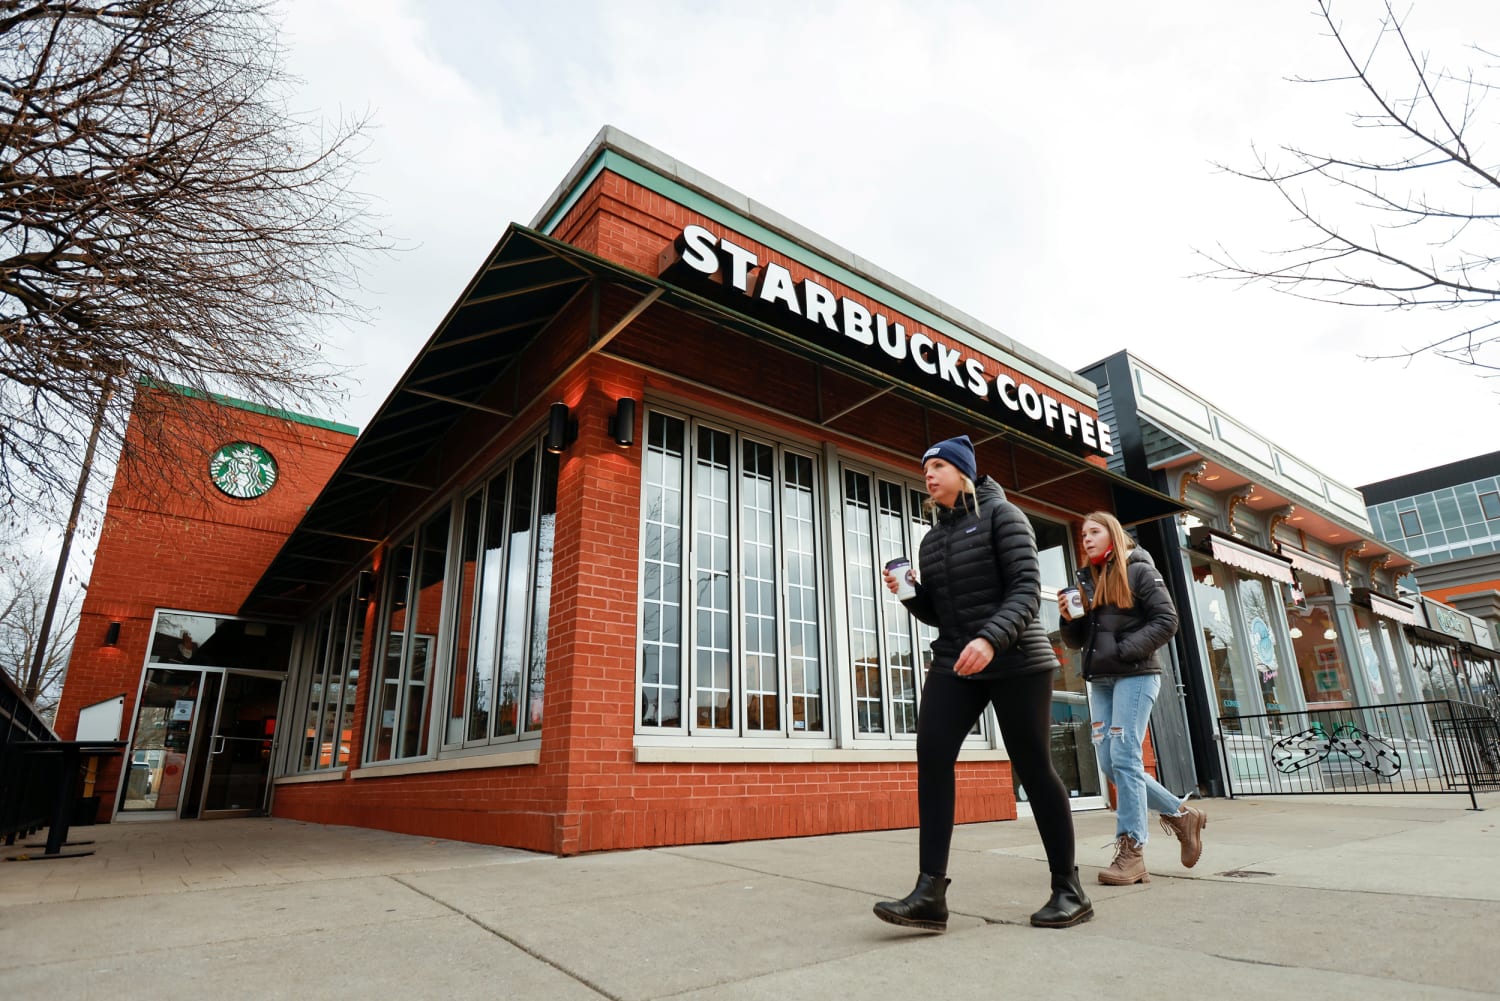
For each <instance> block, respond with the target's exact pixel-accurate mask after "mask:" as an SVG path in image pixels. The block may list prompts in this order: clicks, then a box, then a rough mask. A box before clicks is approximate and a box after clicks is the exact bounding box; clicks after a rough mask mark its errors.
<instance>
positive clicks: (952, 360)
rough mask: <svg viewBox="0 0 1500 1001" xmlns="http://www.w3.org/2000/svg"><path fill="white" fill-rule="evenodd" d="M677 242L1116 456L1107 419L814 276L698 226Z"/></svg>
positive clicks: (753, 293) (746, 284) (765, 293)
mask: <svg viewBox="0 0 1500 1001" xmlns="http://www.w3.org/2000/svg"><path fill="white" fill-rule="evenodd" d="M675 247H676V252H677V260H678V261H680V262H681V263H682V264H683V265H685V266H686V267H687V268H689V269H690V270H692V271H694V272H697V273H698V274H700V275H703V276H704V277H705V278H711V279H713V280H714V281H717V282H720V283H722V284H723V285H724V286H725V287H726V288H732V289H735V290H736V291H738V292H741V293H743V294H744V295H746V296H748V297H750V298H752V299H755V300H757V301H758V302H760V303H765V304H767V305H770V306H774V307H776V308H778V309H780V310H783V311H785V312H787V313H790V314H792V315H794V316H797V317H800V318H802V319H804V320H807V321H808V322H810V323H815V324H817V325H818V326H819V327H821V328H823V329H825V330H827V331H829V332H830V333H834V334H839V335H841V336H842V337H844V338H847V339H848V340H849V341H852V342H853V345H858V347H854V346H852V345H851V351H858V350H863V349H865V348H873V347H878V348H879V349H880V351H881V352H882V353H884V354H885V355H887V356H888V357H890V358H892V359H895V360H896V361H898V362H907V363H910V364H911V365H913V366H914V367H915V368H916V369H917V371H919V372H920V373H922V375H924V376H926V377H927V378H929V379H932V380H935V381H937V382H941V383H944V384H945V385H946V386H950V387H954V388H957V389H962V390H967V391H968V392H969V393H971V394H973V395H974V396H976V397H978V398H979V399H981V400H986V401H993V402H994V403H996V404H998V405H999V406H1002V407H1004V408H1005V409H1006V410H1008V411H1010V412H1012V413H1014V414H1017V415H1021V416H1024V417H1025V418H1026V419H1027V420H1029V421H1031V422H1032V423H1034V424H1036V425H1037V426H1038V427H1039V428H1041V429H1045V430H1046V431H1047V432H1050V434H1051V435H1052V436H1054V437H1056V436H1060V437H1062V438H1065V439H1068V440H1069V441H1074V442H1077V443H1079V444H1081V445H1083V446H1084V447H1086V448H1088V449H1089V450H1091V451H1094V452H1097V453H1100V454H1103V455H1111V454H1113V453H1114V450H1115V449H1114V440H1113V435H1112V433H1111V430H1110V427H1109V425H1108V424H1105V423H1104V422H1103V421H1100V420H1098V419H1097V418H1095V417H1093V416H1092V415H1090V414H1087V413H1084V412H1083V411H1081V410H1079V409H1078V408H1077V407H1076V406H1073V405H1072V404H1071V403H1070V402H1067V401H1065V400H1059V399H1057V398H1056V397H1054V396H1052V395H1051V394H1050V393H1047V392H1045V391H1043V390H1040V389H1038V388H1037V387H1035V386H1033V385H1031V384H1030V383H1025V382H1017V381H1016V380H1015V379H1014V378H1013V377H1011V376H1009V375H1006V374H1005V373H1004V372H996V373H995V374H994V375H993V376H992V375H989V374H988V373H987V372H986V368H985V362H986V360H987V359H985V358H983V357H978V356H973V355H968V354H965V353H964V351H963V350H962V349H959V348H955V347H950V346H949V345H947V344H942V343H939V342H938V341H936V340H934V339H933V338H932V337H931V336H929V335H928V334H927V333H926V332H924V331H921V330H914V331H912V332H910V333H909V334H908V332H907V330H906V327H905V326H903V325H902V324H901V323H900V322H899V321H896V320H892V319H890V318H889V317H887V316H885V314H883V313H871V311H870V310H869V309H868V308H866V307H864V306H862V305H860V304H859V303H857V302H853V301H852V300H850V299H847V298H844V297H842V296H837V295H835V294H834V293H833V291H832V290H830V289H828V288H827V287H825V286H824V285H822V284H820V283H819V282H817V281H816V280H814V279H812V278H804V279H802V281H801V282H797V281H794V280H793V278H792V273H791V272H790V271H788V270H787V269H786V268H785V267H784V266H782V265H780V264H777V263H775V262H774V261H768V262H766V263H765V264H762V263H761V262H760V260H759V258H757V257H756V255H755V254H754V253H753V252H751V251H749V250H747V249H745V248H744V247H741V246H738V245H736V244H734V243H732V242H730V241H729V240H727V239H720V238H719V237H716V236H714V235H713V234H712V233H710V232H709V231H708V230H707V229H704V228H703V227H702V226H687V227H684V228H683V231H682V235H681V236H679V237H678V238H677V241H676V244H675ZM752 272H754V276H753V277H752Z"/></svg>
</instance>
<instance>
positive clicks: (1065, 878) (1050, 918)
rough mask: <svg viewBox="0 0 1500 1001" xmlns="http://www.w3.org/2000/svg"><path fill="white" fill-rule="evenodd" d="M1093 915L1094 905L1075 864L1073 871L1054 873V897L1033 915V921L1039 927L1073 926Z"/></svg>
mask: <svg viewBox="0 0 1500 1001" xmlns="http://www.w3.org/2000/svg"><path fill="white" fill-rule="evenodd" d="M1093 916H1094V905H1093V904H1091V903H1089V898H1088V897H1087V896H1086V895H1085V894H1084V892H1083V884H1082V883H1080V882H1079V881H1078V867H1077V866H1076V865H1075V866H1074V867H1073V871H1072V872H1067V873H1063V872H1054V873H1053V874H1052V899H1050V900H1048V901H1047V906H1045V907H1043V908H1042V909H1041V910H1039V911H1037V912H1036V913H1035V914H1033V915H1032V916H1031V923H1032V924H1034V925H1036V926H1037V927H1038V928H1071V927H1072V926H1073V925H1076V924H1082V923H1083V922H1085V921H1087V920H1088V919H1089V918H1091V917H1093Z"/></svg>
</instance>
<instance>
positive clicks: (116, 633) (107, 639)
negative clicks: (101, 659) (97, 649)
mask: <svg viewBox="0 0 1500 1001" xmlns="http://www.w3.org/2000/svg"><path fill="white" fill-rule="evenodd" d="M118 642H120V624H119V623H118V622H111V623H110V624H109V627H108V628H106V629H105V630H104V645H105V646H114V645H115V644H116V643H118Z"/></svg>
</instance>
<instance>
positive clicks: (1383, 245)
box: [1203, 0, 1500, 377]
mask: <svg viewBox="0 0 1500 1001" xmlns="http://www.w3.org/2000/svg"><path fill="white" fill-rule="evenodd" d="M1316 6H1317V15H1318V16H1319V17H1320V18H1321V19H1322V21H1323V22H1324V24H1325V25H1326V26H1327V29H1328V35H1329V37H1330V38H1331V39H1332V41H1333V44H1334V45H1335V46H1336V47H1337V49H1338V51H1339V53H1340V58H1341V60H1342V63H1343V64H1344V65H1345V66H1347V68H1348V72H1346V73H1340V74H1338V75H1335V76H1330V77H1319V78H1308V77H1294V78H1293V79H1294V80H1296V81H1297V82H1299V83H1307V84H1317V85H1322V86H1335V87H1346V88H1348V89H1350V90H1351V92H1352V97H1351V99H1352V100H1355V101H1357V102H1358V103H1359V110H1356V111H1354V112H1352V113H1351V114H1350V115H1349V125H1350V126H1351V127H1352V128H1351V130H1350V131H1348V132H1344V133H1338V135H1337V138H1336V139H1331V140H1330V142H1331V143H1333V144H1334V145H1333V146H1332V147H1331V148H1329V149H1308V148H1303V147H1301V146H1282V147H1280V153H1281V154H1282V156H1281V157H1278V158H1276V159H1275V160H1274V161H1273V160H1272V159H1271V158H1270V157H1268V156H1266V155H1264V154H1262V153H1260V152H1259V151H1257V152H1256V154H1255V160H1256V166H1255V167H1254V169H1251V170H1235V169H1232V168H1229V167H1223V169H1225V170H1227V171H1228V172H1229V173H1232V174H1235V175H1236V176H1238V177H1242V178H1247V179H1249V180H1253V181H1259V182H1262V183H1264V184H1269V185H1271V186H1272V187H1274V188H1275V189H1276V191H1277V192H1278V193H1279V194H1280V196H1281V197H1282V198H1283V199H1284V200H1285V202H1286V204H1287V205H1288V206H1290V207H1291V210H1292V219H1293V222H1294V223H1295V224H1296V225H1297V226H1298V227H1299V228H1300V229H1301V230H1303V231H1304V232H1305V233H1306V234H1307V236H1306V238H1305V239H1304V240H1303V241H1302V242H1300V243H1298V244H1296V245H1295V246H1291V247H1288V248H1287V249H1285V250H1282V251H1279V252H1277V253H1276V254H1274V255H1273V256H1272V257H1271V258H1270V259H1269V260H1268V261H1266V262H1265V263H1241V262H1240V261H1238V260H1236V259H1235V258H1234V257H1233V256H1232V255H1231V254H1230V253H1229V252H1228V251H1226V250H1224V249H1223V248H1222V247H1221V248H1219V249H1218V250H1217V251H1216V252H1214V253H1205V254H1204V255H1203V256H1205V257H1207V258H1208V259H1209V260H1210V261H1212V262H1213V264H1214V265H1215V269H1214V270H1212V271H1210V272H1207V275H1208V276H1209V277H1215V278H1227V279H1231V280H1235V281H1240V282H1246V283H1255V282H1261V283H1266V284H1269V285H1271V286H1272V287H1274V288H1276V289H1278V290H1280V291H1283V292H1287V293H1289V294H1292V295H1295V296H1298V297H1301V298H1307V299H1313V300H1318V301H1322V302H1332V303H1337V304H1341V305H1348V306H1358V307H1364V308H1374V309H1390V310H1415V309H1432V310H1438V311H1450V310H1451V311H1460V312H1462V313H1463V314H1464V316H1463V318H1462V319H1460V320H1459V321H1458V322H1457V323H1456V324H1454V326H1455V327H1456V328H1457V329H1453V330H1450V332H1446V333H1444V334H1443V335H1442V336H1439V337H1437V338H1436V339H1433V340H1430V341H1427V342H1426V343H1421V344H1418V345H1417V346H1415V347H1402V348H1400V349H1390V350H1384V351H1376V352H1372V353H1371V354H1369V355H1366V357H1371V358H1404V359H1408V360H1409V359H1412V358H1415V357H1416V356H1417V355H1419V354H1423V353H1430V354H1432V355H1435V356H1438V357H1442V358H1447V359H1450V360H1453V361H1457V362H1459V363H1461V364H1464V365H1470V366H1475V367H1477V368H1479V369H1481V370H1484V371H1483V373H1482V374H1484V375H1486V376H1491V377H1492V376H1494V375H1495V374H1497V373H1500V347H1497V345H1500V230H1497V226H1496V224H1497V221H1500V169H1497V165H1500V153H1497V151H1496V149H1495V145H1494V143H1495V141H1496V140H1500V119H1497V117H1496V114H1495V112H1496V111H1497V110H1500V108H1496V107H1495V106H1494V105H1492V106H1491V108H1490V109H1489V113H1488V116H1486V113H1485V107H1484V102H1485V99H1486V98H1491V99H1500V95H1496V94H1495V91H1496V90H1497V89H1500V73H1496V70H1497V69H1500V67H1497V65H1496V63H1497V61H1500V60H1497V57H1496V56H1495V54H1494V53H1493V52H1491V51H1488V50H1486V49H1483V48H1480V47H1479V46H1471V47H1470V52H1471V56H1472V57H1473V58H1476V59H1477V60H1479V61H1480V62H1481V63H1483V66H1482V68H1481V74H1482V73H1484V72H1488V73H1490V74H1492V75H1493V76H1494V77H1495V81H1496V82H1487V81H1486V80H1485V79H1484V77H1483V75H1476V74H1475V72H1474V70H1472V69H1464V70H1462V71H1453V70H1449V69H1448V68H1447V67H1446V66H1444V65H1443V64H1441V63H1440V62H1437V61H1435V60H1434V59H1433V58H1432V57H1431V56H1429V55H1428V54H1426V53H1423V52H1420V51H1418V50H1417V49H1416V48H1414V47H1413V44H1412V39H1411V37H1410V36H1409V35H1408V34H1407V31H1406V27H1405V25H1404V23H1403V17H1400V16H1398V15H1397V13H1396V11H1395V9H1394V8H1393V7H1392V6H1391V3H1390V0H1385V2H1384V3H1383V5H1382V11H1383V13H1382V15H1381V16H1380V17H1379V19H1378V23H1377V24H1375V26H1374V31H1373V37H1371V38H1367V39H1365V40H1364V41H1363V42H1361V41H1357V39H1358V38H1359V37H1360V31H1359V30H1357V29H1356V28H1351V27H1349V26H1347V25H1346V24H1345V23H1344V22H1343V21H1342V20H1341V19H1340V18H1339V17H1338V16H1336V15H1335V11H1334V4H1333V0H1316ZM1487 140H1488V143H1487ZM1334 150H1337V151H1334ZM1220 166H1221V167H1222V166H1223V165H1220Z"/></svg>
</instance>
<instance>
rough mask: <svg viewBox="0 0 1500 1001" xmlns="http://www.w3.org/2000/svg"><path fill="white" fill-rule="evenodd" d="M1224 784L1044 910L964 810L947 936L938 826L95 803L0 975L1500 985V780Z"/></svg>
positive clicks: (682, 987)
mask: <svg viewBox="0 0 1500 1001" xmlns="http://www.w3.org/2000/svg"><path fill="white" fill-rule="evenodd" d="M1468 802H1469V801H1468V799H1467V798H1466V797H1460V796H1394V795H1392V796H1379V797H1376V796H1366V797H1356V796H1321V797H1286V798H1260V799H1240V800H1233V801H1228V800H1208V801H1206V802H1205V803H1204V804H1203V805H1204V807H1205V809H1206V810H1207V811H1208V814H1209V817H1210V822H1209V826H1208V829H1207V831H1206V832H1205V839H1204V843H1205V849H1204V853H1203V860H1202V861H1201V862H1200V863H1199V864H1198V866H1197V867H1196V868H1194V869H1192V870H1185V869H1183V868H1181V867H1180V866H1179V865H1178V863H1177V852H1176V842H1175V841H1173V840H1171V839H1170V838H1168V837H1166V836H1165V835H1163V834H1161V833H1160V831H1159V830H1157V831H1156V832H1155V835H1154V837H1153V838H1152V839H1151V842H1150V844H1149V845H1148V847H1147V852H1146V858H1147V862H1148V864H1149V865H1150V867H1151V870H1152V873H1153V879H1152V882H1151V883H1150V884H1149V885H1144V886H1135V887H1120V888H1115V887H1104V886H1099V885H1098V884H1097V883H1095V882H1094V877H1095V873H1096V872H1097V870H1098V869H1099V868H1102V867H1103V866H1105V865H1107V864H1108V863H1109V860H1110V857H1111V841H1112V836H1113V834H1114V816H1113V814H1109V813H1102V812H1096V813H1085V814H1079V815H1078V816H1077V817H1076V824H1077V830H1078V846H1079V849H1078V855H1079V863H1080V865H1081V866H1082V870H1083V875H1084V880H1085V885H1086V886H1087V888H1088V891H1089V893H1090V895H1091V896H1092V897H1093V900H1094V906H1095V910H1096V916H1095V918H1094V920H1093V921H1091V922H1089V923H1087V924H1084V925H1080V926H1079V927H1077V928H1072V929H1067V930H1061V931H1056V930H1041V929H1035V928H1032V927H1030V926H1029V925H1028V924H1027V917H1028V915H1029V914H1030V913H1031V911H1033V910H1035V909H1036V908H1037V907H1039V906H1040V905H1041V904H1042V903H1043V901H1044V900H1045V899H1046V896H1047V872H1046V866H1045V863H1044V862H1043V861H1042V860H1043V855H1042V852H1041V845H1040V842H1039V841H1038V840H1037V839H1036V831H1035V828H1034V827H1033V826H1032V823H1031V821H1030V820H1029V819H1025V818H1023V819H1021V820H1019V821H1015V822H1008V823H991V824H974V825H967V826H964V827H960V828H959V829H958V831H957V833H956V835H955V838H954V852H953V861H952V865H951V867H950V875H951V876H952V878H953V886H952V889H951V890H950V892H949V904H950V907H952V908H953V910H954V915H953V917H952V919H951V921H950V924H949V930H948V933H947V934H946V935H941V936H934V935H923V934H916V933H911V932H907V931H903V930H901V929H898V928H895V927H892V926H890V925H886V924H883V923H881V922H879V921H877V920H876V919H875V918H874V916H873V915H872V914H871V913H870V906H871V904H873V903H874V901H876V900H878V899H882V898H889V897H899V896H902V895H904V894H905V893H906V892H907V891H908V890H909V889H911V884H912V882H913V880H914V878H915V875H916V871H915V870H916V832H915V831H912V830H904V831H883V832H875V833H866V834H848V835H838V836H831V837H816V838H802V839H791V840H782V841H760V842H746V843H741V844H725V845H702V846H692V847H683V848H664V849H656V850H646V851H629V852H617V853H611V854H604V855H591V856H583V857H577V858H567V859H560V858H553V857H551V856H545V855H536V854H531V853H527V852H520V851H514V850H511V849H505V848H491V847H485V846H480V845H470V844H464V843H460V842H453V841H439V840H433V839H428V838H415V837H406V836H402V835H395V834H386V833H383V832H379V831H368V830H362V829H357V828H349V827H321V826H318V825H314V824H303V823H297V822H293V821H286V820H275V819H258V820H222V821H209V822H195V821H181V822H172V823H159V824H144V823H135V824H129V823H125V824H112V825H104V826H97V827H81V828H75V829H74V830H73V832H72V834H73V837H74V838H75V839H81V838H93V839H94V840H95V842H96V844H95V845H94V848H95V849H96V853H95V854H94V855H92V856H88V857H84V858H76V859H66V860H57V861H50V862H44V861H32V862H12V863H4V864H0V996H3V997H4V998H7V999H10V998H14V999H16V1001H45V999H52V998H57V999H70V1001H71V999H94V998H97V999H101V1001H104V999H108V1001H122V999H134V998H140V999H149V1001H169V999H176V998H195V999H198V998H205V997H210V998H215V999H221V1001H226V999H238V998H296V999H299V1001H310V999H323V998H367V997H368V998H378V997H397V998H414V999H427V998H441V999H467V998H486V999H488V998H506V999H533V998H535V999H548V1001H551V999H558V1001H575V999H576V1001H584V999H599V998H612V999H631V1001H636V999H662V998H672V999H680V1001H729V999H751V998H766V999H772V998H774V999H777V1001H787V999H812V1001H821V999H836V998H837V999H843V998H879V999H890V1001H908V999H909V1001H966V999H971V998H972V999H990V998H1017V999H1030V998H1038V999H1047V1001H1064V999H1073V998H1088V999H1090V1001H1098V999H1110V1001H1131V999H1148V998H1149V999H1152V1001H1161V999H1164V998H1172V997H1180V996H1187V997H1206V998H1220V997H1228V998H1234V999H1241V998H1246V999H1257V998H1267V999H1269V998H1276V999H1283V998H1286V997H1290V996H1300V997H1306V998H1317V999H1318V1001H1335V999H1343V998H1349V999H1354V998H1359V999H1361V1001H1371V999H1392V1001H1396V999H1402V1001H1406V999H1412V998H1474V997H1494V996H1500V950H1497V949H1496V947H1495V938H1496V933H1497V930H1500V828H1497V824H1500V793H1493V794H1488V795H1485V796H1481V797H1480V805H1481V806H1482V807H1484V810H1482V811H1481V812H1473V811H1471V810H1468V809H1466V808H1467V806H1468Z"/></svg>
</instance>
